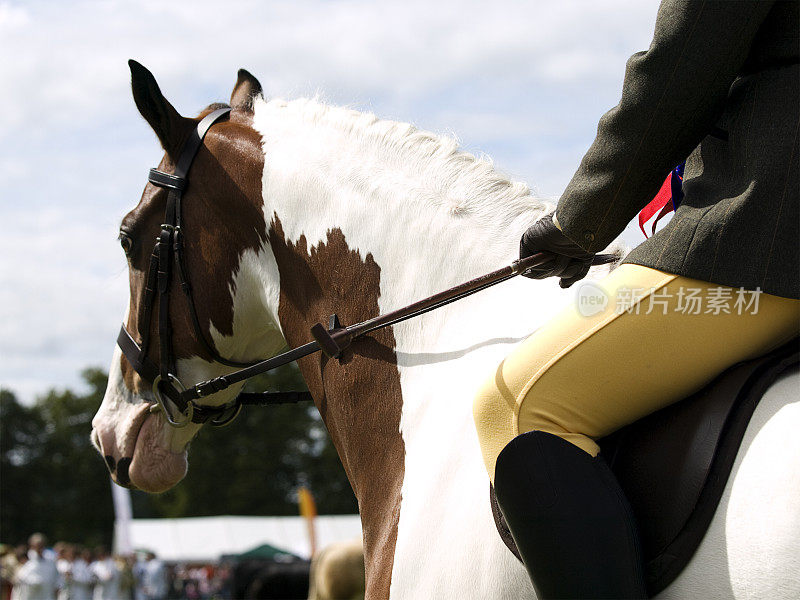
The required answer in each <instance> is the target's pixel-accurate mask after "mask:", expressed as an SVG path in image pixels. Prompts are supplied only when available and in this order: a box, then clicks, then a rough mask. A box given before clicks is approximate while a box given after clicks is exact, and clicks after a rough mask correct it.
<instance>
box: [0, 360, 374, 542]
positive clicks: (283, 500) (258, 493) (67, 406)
mask: <svg viewBox="0 0 800 600" xmlns="http://www.w3.org/2000/svg"><path fill="white" fill-rule="evenodd" d="M83 377H84V380H85V381H86V383H87V384H88V386H89V393H87V394H85V395H79V394H76V393H74V392H72V391H63V392H57V391H51V392H49V393H48V394H47V395H46V396H44V397H42V398H39V399H38V400H37V402H36V403H35V404H34V405H33V406H30V407H26V406H22V405H21V404H20V403H19V402H18V401H17V400H16V398H15V397H14V395H13V393H11V392H9V391H6V390H0V447H2V462H0V539H2V541H4V542H12V543H16V542H19V541H22V540H24V539H25V538H27V536H28V535H29V534H30V533H31V532H33V531H43V532H44V533H46V534H48V535H49V536H50V538H51V539H52V540H57V539H64V540H68V541H74V542H82V543H91V544H95V543H104V544H109V543H110V541H111V535H112V530H113V508H112V503H111V491H110V487H109V486H110V485H111V484H110V480H109V477H108V473H107V471H106V469H105V465H104V463H103V460H102V458H101V457H100V455H99V454H98V453H97V452H96V451H95V450H94V448H93V447H92V446H91V444H90V442H89V432H90V430H91V419H92V417H93V416H94V413H95V412H96V411H97V408H98V407H99V406H100V402H101V401H102V398H103V394H104V391H105V386H106V376H105V374H104V373H103V372H101V371H99V370H97V369H92V370H87V371H85V372H84V373H83ZM252 389H254V390H259V389H273V390H292V389H295V390H296V389H304V383H303V381H302V378H301V377H300V374H299V371H298V369H297V367H296V366H295V365H289V366H287V367H284V368H281V369H278V370H276V371H273V372H271V373H269V374H267V375H265V376H262V377H261V378H259V380H257V381H255V382H253V384H252ZM301 484H302V485H306V486H308V487H309V488H310V489H311V491H312V493H313V494H314V498H315V500H316V502H317V508H318V510H319V513H320V514H336V513H355V512H357V510H358V509H357V504H356V500H355V497H354V496H353V493H352V491H351V489H350V485H349V483H348V482H347V478H346V476H345V474H344V469H343V468H342V466H341V463H340V462H339V458H338V456H337V454H336V451H335V449H334V448H333V445H332V444H331V442H330V439H329V437H328V434H327V431H326V430H325V426H324V424H323V423H322V420H321V418H320V416H319V413H318V412H317V411H316V409H315V408H314V407H313V406H310V405H307V404H300V405H282V406H274V407H265V408H257V407H250V408H246V409H244V410H243V411H242V414H241V415H240V416H239V418H238V419H236V421H234V422H233V423H232V424H231V425H230V426H228V427H224V428H213V427H204V428H203V429H202V430H201V432H200V434H199V435H198V437H197V438H196V439H195V440H194V441H193V442H192V444H191V447H190V450H189V473H188V475H187V476H186V478H185V479H184V480H183V481H182V482H181V483H179V484H178V485H177V486H175V488H173V489H172V490H169V491H168V492H165V493H163V494H159V495H148V494H144V493H142V492H133V494H132V500H133V512H134V517H138V518H154V517H189V516H207V515H295V514H297V498H296V490H297V487H298V486H299V485H301Z"/></svg>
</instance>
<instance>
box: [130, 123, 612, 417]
mask: <svg viewBox="0 0 800 600" xmlns="http://www.w3.org/2000/svg"><path fill="white" fill-rule="evenodd" d="M230 111H231V109H230V108H220V109H217V110H215V111H213V112H211V113H209V114H208V115H206V116H205V117H204V118H203V119H202V120H201V121H200V122H199V123H198V124H197V127H196V128H195V129H194V130H193V131H192V133H191V135H190V137H189V139H188V140H187V141H186V142H185V143H184V146H183V148H182V149H181V153H180V155H179V158H178V161H177V163H176V166H175V172H174V173H172V174H169V173H165V172H163V171H159V170H158V169H150V173H149V175H148V181H149V182H150V183H152V184H153V185H156V186H159V187H162V188H165V189H167V190H168V196H167V205H166V210H165V215H164V222H163V223H162V224H161V233H160V234H159V236H158V238H157V240H156V245H155V248H154V249H153V253H152V255H151V257H150V266H149V270H148V273H147V285H146V287H145V292H144V294H145V296H144V304H143V312H142V317H143V318H142V321H141V325H140V327H139V330H140V332H141V343H137V342H136V340H134V338H133V336H132V335H131V334H130V333H129V332H128V330H127V329H126V328H125V324H124V323H123V324H122V327H121V328H120V331H119V336H118V337H117V344H118V345H119V347H120V350H122V353H123V354H124V355H125V358H126V359H127V360H128V362H129V363H130V364H131V366H132V367H133V369H134V370H135V371H136V372H137V373H138V374H139V376H140V377H141V378H142V379H143V380H144V381H147V382H150V383H152V389H153V396H154V397H155V400H156V402H155V404H153V406H151V408H150V410H151V412H158V411H162V412H163V413H164V416H165V417H166V419H167V423H169V424H170V425H171V426H173V427H185V426H187V425H189V423H196V424H199V425H202V424H204V423H207V422H208V423H210V424H211V425H214V426H216V427H222V426H224V425H227V424H229V423H230V422H231V421H233V420H234V419H235V418H236V417H237V416H238V415H239V413H240V411H241V409H242V407H243V406H245V405H251V406H252V405H259V406H265V405H270V404H285V403H294V402H303V401H309V400H312V397H311V394H310V393H309V392H272V391H266V392H240V393H239V394H238V395H237V396H236V398H234V399H233V400H232V401H231V402H228V403H226V404H223V405H221V406H211V405H207V404H200V403H198V402H197V400H199V399H201V398H206V397H208V396H211V395H212V394H215V393H217V392H220V391H222V390H224V389H227V388H228V387H230V386H231V385H234V384H236V383H241V382H243V381H246V380H248V379H251V378H253V377H255V376H256V375H260V374H262V373H266V372H268V371H271V370H273V369H276V368H277V367H280V366H283V365H286V364H288V363H290V362H294V361H296V360H297V359H299V358H302V357H304V356H308V355H309V354H313V353H315V352H319V351H321V352H322V353H323V354H324V355H325V356H327V357H329V358H339V357H340V356H341V354H342V352H344V350H346V349H347V348H348V347H349V346H350V344H351V343H352V342H353V341H354V340H356V339H358V338H360V337H362V336H364V335H367V334H368V333H371V332H373V331H377V330H378V329H382V328H384V327H389V326H391V325H395V324H397V323H401V322H402V321H406V320H408V319H411V318H414V317H417V316H419V315H422V314H425V313H427V312H429V311H432V310H434V309H436V308H439V307H442V306H445V305H446V304H450V303H451V302H455V301H456V300H460V299H461V298H466V297H467V296H470V295H472V294H474V293H476V292H479V291H481V290H484V289H486V288H488V287H491V286H493V285H496V284H498V283H500V282H502V281H506V280H507V279H511V278H512V277H515V276H517V275H519V274H521V273H524V272H525V271H527V270H528V269H530V268H532V267H535V266H538V265H541V264H543V263H546V262H548V261H550V260H552V255H550V254H547V253H543V252H542V253H537V254H534V255H533V256H529V257H527V258H524V259H520V260H515V261H514V262H513V263H511V265H509V266H506V267H503V268H502V269H498V270H497V271H493V272H491V273H488V274H486V275H483V276H481V277H478V278H476V279H472V280H471V281H467V282H466V283H462V284H461V285H457V286H455V287H452V288H450V289H447V290H445V291H443V292H440V293H438V294H434V295H433V296H430V297H428V298H425V299H423V300H419V301H417V302H414V303H413V304H410V305H408V306H405V307H403V308H400V309H398V310H395V311H392V312H389V313H386V314H384V315H378V316H377V317H374V318H372V319H368V320H366V321H363V322H361V323H357V324H355V325H350V326H346V327H345V326H343V325H342V324H341V323H340V322H339V319H338V317H337V316H336V315H333V316H331V317H330V320H329V323H328V327H324V326H323V325H322V324H320V323H317V324H316V325H314V326H313V327H312V328H311V335H312V337H313V338H314V339H313V341H311V342H308V343H306V344H303V345H302V346H299V347H297V348H293V349H291V350H288V351H287V352H284V353H282V354H278V355H277V356H274V357H272V358H269V359H266V360H261V361H256V362H238V361H234V360H230V359H226V358H224V357H222V356H220V354H219V353H218V352H217V350H216V348H215V347H214V345H213V343H212V342H210V341H209V340H207V339H206V337H205V335H204V334H203V331H202V328H201V327H200V321H199V319H198V317H197V309H196V308H195V303H194V298H193V295H192V288H191V285H190V284H189V278H188V275H187V270H186V265H185V262H184V259H183V231H182V229H181V198H182V195H183V192H184V191H185V189H186V185H187V174H188V172H189V167H190V166H191V164H192V161H193V160H194V157H195V155H196V154H197V151H198V150H199V149H200V146H201V145H202V143H203V138H204V137H205V135H206V133H207V132H208V130H209V129H210V127H211V126H212V125H213V124H214V123H216V122H217V121H218V120H220V119H221V118H222V117H224V116H226V115H227V114H228V113H229V112H230ZM614 260H616V256H614V255H609V254H598V255H596V256H595V259H594V261H593V264H595V265H599V264H606V263H610V262H613V261H614ZM175 274H177V277H178V280H179V283H180V288H181V290H182V291H183V293H184V296H185V297H186V299H187V302H188V305H189V314H190V317H191V320H192V325H193V328H194V332H195V337H196V338H197V339H198V340H199V341H200V343H201V344H202V345H203V347H204V348H205V350H206V351H207V352H208V353H209V355H210V356H211V357H212V359H213V360H214V361H216V362H219V363H221V364H223V365H227V366H230V367H237V368H238V370H236V371H234V372H233V373H229V374H228V375H222V376H220V377H215V378H213V379H209V380H208V381H203V382H201V383H198V384H196V385H193V386H191V387H189V388H186V387H184V385H183V384H182V383H181V381H180V380H179V379H178V377H177V376H176V375H175V373H176V368H175V355H174V353H173V348H172V332H171V326H170V322H169V301H170V295H169V290H170V286H171V281H172V278H173V276H174V275H175ZM156 296H158V298H156ZM156 300H158V338H159V340H158V343H159V350H160V352H159V355H160V360H159V363H160V364H159V365H156V364H154V363H153V362H152V361H151V360H149V359H148V358H147V352H148V349H149V348H150V342H151V340H150V322H151V319H152V316H153V307H154V306H155V304H156ZM165 396H166V397H167V398H169V400H171V401H172V402H173V403H174V404H175V406H176V407H177V409H178V414H179V416H178V417H176V416H174V415H173V413H172V411H171V410H170V409H169V408H168V406H167V402H166V401H165V399H164V397H165Z"/></svg>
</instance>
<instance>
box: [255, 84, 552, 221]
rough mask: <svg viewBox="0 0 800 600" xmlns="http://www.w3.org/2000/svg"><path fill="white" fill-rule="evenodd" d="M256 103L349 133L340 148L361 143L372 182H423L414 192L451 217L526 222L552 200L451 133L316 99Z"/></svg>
mask: <svg viewBox="0 0 800 600" xmlns="http://www.w3.org/2000/svg"><path fill="white" fill-rule="evenodd" d="M257 103H258V104H260V105H261V106H259V107H258V108H257V109H256V111H257V112H260V114H262V115H263V114H265V113H279V114H280V118H281V119H282V120H285V122H287V121H288V122H292V123H293V124H294V126H295V127H299V128H300V129H303V125H306V126H313V128H314V130H315V134H316V135H326V133H324V132H327V135H339V136H342V137H343V138H347V143H342V144H341V147H347V148H348V149H353V148H359V149H361V150H362V151H363V152H364V154H365V155H368V156H369V160H370V162H372V163H373V164H376V165H377V164H378V163H380V165H381V166H380V170H381V171H382V173H380V174H379V175H380V176H376V177H373V178H372V181H371V182H370V183H371V184H373V185H374V184H377V183H379V182H380V181H381V180H382V179H383V176H389V175H392V174H396V173H406V174H408V175H409V178H411V177H413V178H414V179H415V180H416V181H417V182H419V181H422V182H424V183H423V185H422V187H416V188H415V190H414V191H415V192H416V195H417V196H418V197H419V198H423V199H425V200H426V201H427V202H429V203H430V205H431V206H434V207H437V208H439V209H441V210H444V211H445V212H446V214H448V215H450V216H452V217H474V218H475V219H477V220H479V221H483V222H487V221H489V222H491V223H492V225H493V226H495V227H503V226H506V227H507V226H511V224H512V223H513V222H514V221H515V220H516V219H518V218H520V217H523V218H524V219H525V220H526V221H528V222H530V218H531V211H534V212H535V213H536V214H537V216H538V214H542V212H543V211H545V210H548V209H550V208H551V205H550V203H548V202H545V201H543V200H541V199H536V198H533V197H532V195H531V191H530V189H529V187H528V186H527V185H526V184H525V183H522V182H517V181H512V180H510V179H509V178H508V177H507V176H505V175H504V174H502V173H499V172H498V171H497V170H496V169H495V168H494V165H493V163H492V161H491V159H490V158H488V157H486V156H481V157H476V156H475V155H473V154H471V153H469V152H465V151H463V150H461V149H460V148H459V144H458V141H457V140H455V139H453V138H450V137H446V136H442V135H437V134H435V133H431V132H428V131H422V130H419V129H417V128H416V127H414V126H413V125H411V124H410V123H401V122H397V121H390V120H386V119H379V118H378V117H377V116H375V115H374V114H373V113H368V112H359V111H357V110H353V109H350V108H347V107H339V106H331V105H328V104H325V103H323V102H320V101H319V100H318V99H316V98H313V99H312V98H300V99H296V100H292V101H289V102H287V101H285V100H281V99H273V100H270V101H265V100H264V99H263V98H259V99H257ZM275 116H277V114H276V115H275ZM353 175H355V174H353ZM354 183H358V182H354ZM499 207H502V209H501V210H498V208H499ZM498 219H501V220H502V221H501V222H498Z"/></svg>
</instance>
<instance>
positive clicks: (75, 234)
mask: <svg viewBox="0 0 800 600" xmlns="http://www.w3.org/2000/svg"><path fill="white" fill-rule="evenodd" d="M657 6H658V3H657V2H655V1H654V0H608V1H603V0H600V1H598V0H594V1H591V0H559V1H552V0H540V1H533V0H529V1H526V2H523V1H510V0H499V1H495V2H491V3H489V2H485V0H484V1H482V2H473V1H471V0H468V1H465V0H457V1H451V0H439V1H437V2H430V1H417V0H403V1H374V0H373V1H364V0H341V1H336V0H334V1H321V0H292V1H288V0H282V1H274V0H272V1H270V0H267V1H258V0H231V1H227V2H224V3H222V2H219V1H217V0H215V1H207V0H195V1H192V2H185V1H172V2H169V3H164V2H161V1H160V0H159V1H155V0H139V1H124V2H123V1H121V0H106V1H94V2H88V1H80V0H79V1H70V2H56V1H53V0H49V1H37V0H31V1H27V2H19V1H7V0H0V55H1V56H3V57H4V58H3V59H2V61H0V81H2V82H3V102H2V107H3V108H2V110H1V111H0V357H1V358H2V360H0V386H2V387H6V388H10V389H12V390H14V391H15V392H16V393H17V394H18V395H19V396H20V397H21V398H22V399H23V400H25V401H31V400H32V399H33V398H34V397H35V396H36V395H37V394H40V393H43V392H44V391H46V390H47V389H49V388H51V387H56V388H63V387H73V388H75V387H79V381H80V378H79V373H80V370H81V369H83V368H85V367H87V366H100V367H103V368H107V366H108V362H109V360H110V357H111V353H112V350H113V344H114V340H115V336H116V330H117V328H118V327H119V322H120V320H121V318H122V316H123V313H124V309H125V305H126V302H127V278H126V270H125V262H124V260H123V256H122V253H121V251H120V249H119V246H118V244H117V242H116V235H117V227H118V224H119V221H120V219H121V217H122V216H123V215H124V214H125V213H126V212H127V211H128V210H129V209H130V208H131V207H133V206H134V205H135V203H136V202H137V201H138V198H139V196H140V194H141V190H142V188H143V186H144V182H145V177H146V173H147V169H148V168H149V167H150V166H153V165H155V164H156V163H157V162H158V159H159V157H160V154H161V152H160V150H159V147H158V144H157V142H156V140H155V136H154V135H153V133H152V132H151V131H150V129H149V128H148V126H147V125H146V124H145V122H144V121H143V120H142V119H141V117H139V115H138V113H137V112H136V109H135V107H134V104H133V101H132V98H131V95H130V83H129V71H128V67H127V64H126V61H127V59H128V58H135V59H137V60H139V61H140V62H142V63H143V64H144V65H145V66H147V67H148V68H150V70H151V71H152V72H153V73H154V74H155V76H156V78H157V79H158V81H159V83H160V85H161V88H162V90H163V91H164V93H165V95H166V96H167V97H168V98H169V99H170V101H171V102H172V103H173V104H174V105H175V106H176V108H177V109H178V110H179V111H180V112H182V113H184V114H195V113H196V112H197V111H198V110H200V109H201V108H203V107H204V106H206V105H207V104H209V103H210V102H212V101H226V100H227V99H228V98H229V96H230V91H231V88H232V86H233V83H234V81H235V79H236V71H237V69H238V68H240V67H244V68H246V69H248V70H249V71H251V72H252V73H253V74H255V75H256V76H257V77H258V78H259V79H260V81H261V83H262V84H263V86H264V89H265V92H266V94H267V95H268V96H270V97H283V98H287V99H290V98H295V97H298V96H307V95H315V94H319V95H320V96H321V97H322V98H323V99H325V100H326V101H328V102H330V103H333V104H344V105H348V106H352V107H354V108H358V109H364V110H370V111H372V112H375V113H376V114H377V115H379V116H381V117H384V118H390V119H395V120H401V121H409V122H412V123H414V124H415V125H417V126H418V127H421V128H424V129H428V130H431V131H434V132H437V133H441V134H447V135H451V136H454V137H456V138H457V139H459V140H460V141H461V143H462V145H463V146H464V148H465V149H467V150H469V151H472V152H475V153H482V154H486V155H488V156H490V157H492V158H493V159H494V161H495V164H496V165H497V167H498V168H499V169H500V170H502V171H504V172H506V173H508V174H510V175H511V176H512V177H513V178H515V179H519V180H523V181H525V182H527V183H528V184H529V185H530V186H531V187H532V188H533V189H534V190H537V191H538V193H539V195H542V196H546V197H551V198H557V197H558V195H559V194H560V193H561V192H562V191H563V189H564V187H565V186H566V184H567V183H568V181H569V179H570V177H571V176H572V173H573V172H574V170H575V168H576V167H577V165H578V163H579V161H580V159H581V157H582V155H583V153H584V152H585V151H586V149H587V148H588V146H589V144H590V143H591V141H592V139H593V138H594V134H595V131H596V127H597V120H598V119H599V117H600V116H601V115H602V114H603V113H604V112H605V111H606V110H608V109H609V108H611V107H612V106H614V105H615V104H616V103H617V101H618V99H619V95H620V89H621V84H622V77H623V73H624V65H625V61H626V60H627V58H628V57H629V56H630V55H631V54H632V53H634V52H636V51H639V50H643V49H646V48H647V46H648V44H649V41H650V38H651V36H652V31H653V23H654V20H655V14H656V10H657ZM624 239H625V240H626V241H627V242H628V243H629V244H636V243H639V242H640V241H641V239H642V238H641V234H640V232H639V231H638V229H636V228H635V227H629V228H628V230H626V232H625V234H624ZM498 266H499V265H498Z"/></svg>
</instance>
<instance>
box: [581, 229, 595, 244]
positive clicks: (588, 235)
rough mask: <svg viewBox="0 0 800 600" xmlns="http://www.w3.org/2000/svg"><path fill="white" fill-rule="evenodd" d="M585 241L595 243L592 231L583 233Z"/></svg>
mask: <svg viewBox="0 0 800 600" xmlns="http://www.w3.org/2000/svg"><path fill="white" fill-rule="evenodd" d="M583 239H585V240H586V241H587V242H593V241H594V234H593V233H592V232H591V231H584V232H583Z"/></svg>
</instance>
